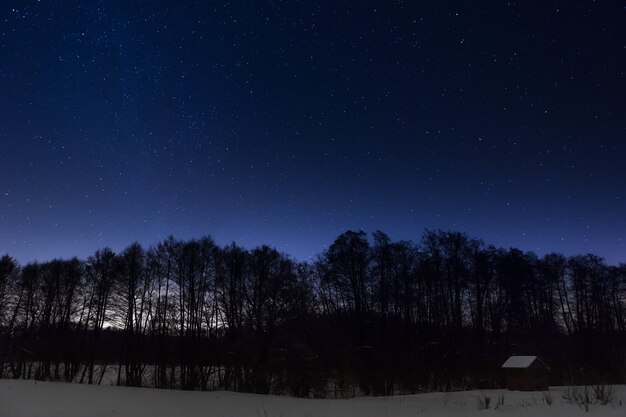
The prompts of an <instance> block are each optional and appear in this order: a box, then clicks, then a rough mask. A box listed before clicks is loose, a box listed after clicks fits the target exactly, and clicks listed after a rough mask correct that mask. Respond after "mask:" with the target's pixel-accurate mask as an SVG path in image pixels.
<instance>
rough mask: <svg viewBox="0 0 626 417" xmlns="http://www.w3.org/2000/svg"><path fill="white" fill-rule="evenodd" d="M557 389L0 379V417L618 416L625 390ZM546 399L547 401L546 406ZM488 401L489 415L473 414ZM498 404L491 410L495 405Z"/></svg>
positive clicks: (622, 410) (483, 412)
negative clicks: (253, 388) (298, 392)
mask: <svg viewBox="0 0 626 417" xmlns="http://www.w3.org/2000/svg"><path fill="white" fill-rule="evenodd" d="M565 389H566V388H565V387H556V388H551V390H550V393H549V394H546V393H541V392H530V393H529V392H510V391H505V390H480V391H463V392H451V393H429V394H418V395H406V396H395V397H360V398H354V399H349V400H311V399H299V398H290V397H277V396H264V395H255V394H240V393H233V392H189V391H174V390H156V389H149V388H126V387H111V386H95V385H84V384H65V383H55V382H35V381H25V380H0V416H1V417H5V416H6V417H40V416H41V417H43V416H45V417H78V416H80V417H113V416H116V417H117V416H133V417H143V416H150V417H171V416H179V417H196V416H202V417H231V416H232V417H292V416H293V417H339V416H341V417H384V416H388V417H394V416H397V417H408V416H411V417H415V416H420V415H424V416H436V417H453V416H489V415H493V416H496V415H502V416H511V417H514V416H515V417H517V416H528V417H531V416H532V417H543V416H545V417H548V416H559V417H561V416H562V417H569V416H572V417H575V416H589V415H593V416H607V417H608V416H620V417H623V416H624V415H626V406H624V405H623V404H624V399H625V398H626V386H624V385H620V386H614V391H615V398H614V400H613V401H612V402H611V404H608V405H604V406H603V405H593V406H591V409H590V411H589V412H588V413H587V412H585V410H583V409H582V408H580V407H579V406H577V405H575V404H570V403H568V402H567V401H566V400H565V399H564V398H563V393H564V391H565ZM546 396H550V397H551V398H552V405H548V403H547V401H546V398H547V397H546ZM485 397H489V398H490V399H491V401H490V408H489V409H487V410H479V399H484V398H485ZM500 398H503V400H504V401H503V405H501V406H499V407H498V408H497V409H494V408H495V406H496V405H497V403H498V402H499V401H498V400H499V399H500Z"/></svg>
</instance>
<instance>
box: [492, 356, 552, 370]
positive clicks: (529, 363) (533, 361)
mask: <svg viewBox="0 0 626 417" xmlns="http://www.w3.org/2000/svg"><path fill="white" fill-rule="evenodd" d="M530 367H537V368H545V369H549V368H548V365H546V363H545V362H544V361H542V360H541V359H540V358H539V357H538V356H511V357H510V358H509V359H507V360H506V362H504V363H503V364H502V368H507V369H508V368H517V369H519V368H530Z"/></svg>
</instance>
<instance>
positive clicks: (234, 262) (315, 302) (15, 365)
mask: <svg viewBox="0 0 626 417" xmlns="http://www.w3.org/2000/svg"><path fill="white" fill-rule="evenodd" d="M625 309H626V266H625V265H621V266H618V267H615V266H607V265H606V264H604V262H603V261H602V259H601V258H599V257H596V256H594V255H584V256H575V257H571V258H565V257H564V256H562V255H559V254H549V255H546V256H544V257H543V258H538V257H537V256H535V255H534V254H533V253H525V252H521V251H519V250H517V249H509V250H503V249H498V248H495V247H492V246H485V245H484V244H482V243H481V242H480V241H478V240H474V239H471V238H469V237H468V236H466V235H464V234H462V233H453V232H441V231H437V232H435V231H427V232H426V233H425V234H424V236H423V238H422V240H421V242H420V243H419V244H418V245H415V244H413V243H411V242H406V241H400V242H393V241H391V240H390V239H389V237H388V236H387V235H385V234H384V233H382V232H376V233H374V234H373V236H372V237H371V239H368V237H367V235H366V234H365V233H363V232H346V233H344V234H342V235H341V236H339V237H338V238H337V239H336V240H335V242H333V244H332V245H331V246H330V247H329V248H328V250H326V251H325V252H324V253H322V254H321V255H320V256H319V258H318V259H317V261H315V262H312V263H298V262H295V261H294V260H292V259H291V258H289V257H288V256H287V255H285V254H282V253H279V252H277V251H276V250H274V249H272V248H269V247H267V246H263V247H260V248H256V249H253V250H245V249H243V248H241V247H238V246H236V245H235V244H232V245H230V246H226V247H219V246H217V245H216V244H215V243H214V242H213V241H212V240H211V239H209V238H205V239H201V240H193V241H179V240H175V239H174V238H170V239H168V240H166V241H164V242H161V243H160V244H158V245H157V246H155V247H152V248H150V249H147V250H146V249H144V248H142V247H141V246H140V245H138V244H133V245H131V246H130V247H128V248H127V249H126V250H124V251H123V252H122V253H119V254H115V253H113V252H112V251H111V250H109V249H103V250H100V251H98V252H96V253H95V254H94V255H93V256H91V257H89V258H88V259H87V260H85V261H80V260H78V259H71V260H54V261H51V262H46V263H40V264H38V263H31V264H28V265H25V266H23V267H20V266H19V265H17V264H16V262H15V261H14V260H12V259H11V258H10V257H9V256H4V257H3V258H1V260H0V377H3V378H35V379H42V380H63V381H76V382H83V383H90V384H99V383H107V384H110V383H113V384H118V385H130V386H152V387H162V388H181V389H202V390H209V389H226V390H237V391H250V392H259V393H281V394H283V393H287V394H291V395H296V396H318V397H327V396H330V397H334V396H337V397H340V396H342V397H343V396H351V395H354V394H355V393H357V394H358V393H362V394H366V395H368V394H369V395H372V394H373V395H385V394H392V393H409V392H416V391H423V390H447V389H462V388H472V387H482V388H486V387H494V386H497V384H498V383H499V374H498V367H499V365H500V364H501V363H502V362H503V361H504V360H505V359H506V357H507V356H508V355H509V354H513V353H518V354H539V355H541V356H542V357H543V358H544V359H545V360H546V362H548V363H549V364H550V365H551V367H552V374H551V378H552V379H553V381H552V382H553V383H561V384H562V383H576V382H580V381H583V380H584V382H588V383H591V382H593V381H591V380H597V381H598V382H606V383H612V382H621V383H623V382H625V378H624V377H625V375H626V337H625V335H626V332H625V327H624V326H625V324H626V323H625V319H626V313H625Z"/></svg>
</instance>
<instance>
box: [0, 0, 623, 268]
mask: <svg viewBox="0 0 626 417" xmlns="http://www.w3.org/2000/svg"><path fill="white" fill-rule="evenodd" d="M357 3H366V4H365V5H364V4H357ZM414 3H419V5H416V4H414ZM625 71H626V9H625V8H624V6H623V5H622V4H619V2H593V1H581V2H570V1H564V2H554V3H553V2H546V1H542V2H534V1H528V2H527V1H519V2H514V1H508V2H507V1H493V2H468V1H459V2H445V1H442V2H410V1H406V2H403V1H395V2H390V1H385V2H382V1H381V2H354V4H352V3H349V2H337V1H303V2H295V1H289V2H280V1H272V2H234V3H221V2H209V1H180V2H179V1H130V0H124V1H80V2H71V1H62V2H59V1H45V0H42V1H8V0H3V1H2V2H1V3H0V253H9V254H10V255H12V256H14V257H15V258H16V259H18V260H19V261H20V262H23V263H24V262H27V261H30V260H34V259H38V260H40V261H44V260H48V259H51V258H53V257H70V256H74V255H76V256H79V257H86V256H88V255H90V254H91V253H93V251H95V250H96V249H98V248H102V247H104V246H109V247H111V248H112V249H114V250H116V251H117V250H121V249H123V248H124V247H125V246H126V245H128V244H130V243H131V242H133V241H135V240H137V241H139V242H140V243H142V244H145V245H150V244H153V243H157V242H158V241H159V240H161V239H163V238H165V237H166V236H168V235H170V234H173V235H175V236H176V237H179V238H183V239H187V238H192V237H200V236H203V235H206V234H209V235H211V236H213V238H214V239H215V240H216V242H217V243H219V244H227V243H229V242H231V241H236V242H237V243H239V244H242V245H243V246H245V247H253V246H256V245H259V244H263V243H267V244H270V245H272V246H275V247H277V248H278V249H280V250H282V251H285V252H287V253H289V254H291V255H293V256H294V257H295V258H296V259H300V260H306V259H309V257H311V256H313V255H315V254H317V253H319V252H321V251H322V250H323V249H324V247H325V246H327V245H329V244H330V243H331V242H332V241H333V240H334V238H335V237H336V236H337V235H339V234H340V233H341V232H343V231H345V230H346V229H363V230H366V231H375V230H377V229H381V230H383V231H386V232H387V233H388V234H389V235H390V236H391V237H392V238H394V239H412V240H419V238H420V237H421V235H422V233H423V231H424V229H425V228H429V229H430V228H434V229H437V228H441V229H452V230H458V231H462V232H466V233H468V234H470V235H471V236H475V237H478V238H481V239H483V240H484V241H485V242H487V243H493V244H496V245H498V246H503V247H510V246H514V247H518V248H520V249H523V250H533V251H536V252H537V254H539V255H542V254H544V253H546V252H550V251H559V252H563V253H565V254H566V255H573V254H576V253H586V252H593V253H596V254H598V255H600V256H603V257H605V259H606V260H607V261H608V262H609V263H618V262H626V247H625V244H626V84H625V80H624V72H625Z"/></svg>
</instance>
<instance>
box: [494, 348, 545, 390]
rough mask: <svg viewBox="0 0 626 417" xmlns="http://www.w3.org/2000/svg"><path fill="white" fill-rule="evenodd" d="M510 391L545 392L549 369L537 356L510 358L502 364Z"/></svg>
mask: <svg viewBox="0 0 626 417" xmlns="http://www.w3.org/2000/svg"><path fill="white" fill-rule="evenodd" d="M502 369H503V370H504V373H505V376H506V388H507V389H508V390H510V391H546V390H547V389H548V375H549V374H550V367H549V366H548V365H546V363H545V362H544V361H542V360H541V359H540V358H539V357H538V356H511V357H510V358H509V359H507V360H506V362H504V364H502Z"/></svg>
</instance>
